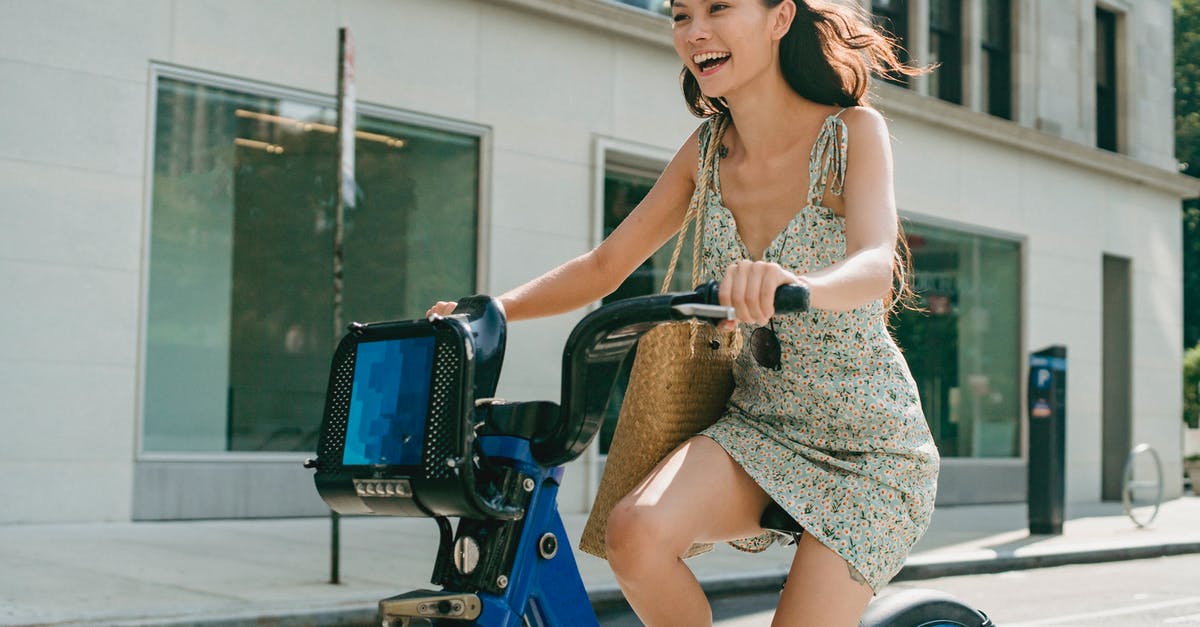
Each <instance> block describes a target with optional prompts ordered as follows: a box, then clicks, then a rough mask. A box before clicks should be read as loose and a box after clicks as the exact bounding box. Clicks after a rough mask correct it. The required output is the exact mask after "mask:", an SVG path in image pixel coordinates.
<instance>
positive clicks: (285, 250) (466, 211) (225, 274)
mask: <svg viewBox="0 0 1200 627" xmlns="http://www.w3.org/2000/svg"><path fill="white" fill-rule="evenodd" d="M264 91H265V90H264ZM331 100H332V99H324V100H323V99H321V98H319V97H305V96H302V95H300V96H294V97H286V96H278V95H273V96H267V95H262V94H258V93H254V91H253V89H252V88H242V89H238V88H230V87H216V86H212V85H204V84H197V83H196V82H192V81H185V80H179V79H176V78H171V77H167V76H163V77H160V78H159V79H158V82H157V107H156V110H155V137H154V174H153V176H154V179H153V196H152V208H151V229H150V269H149V288H148V299H149V300H148V313H147V316H148V321H147V336H146V356H145V402H144V404H143V407H144V416H145V419H144V430H143V435H144V437H143V448H144V450H146V451H150V452H164V451H170V452H175V451H311V450H313V449H314V448H315V446H316V435H317V432H318V431H319V429H320V422H321V415H322V411H323V404H324V396H325V386H326V383H327V380H328V376H329V374H328V373H329V358H330V355H331V352H332V347H333V346H334V343H335V337H334V335H335V333H334V329H333V304H332V303H333V288H332V284H333V280H332V273H333V261H332V256H333V253H332V250H333V228H334V203H335V193H336V189H335V185H336V174H335V172H336V170H335V168H336V156H335V155H336V140H335V135H334V132H333V131H334V127H333V125H334V123H335V120H336V114H335V111H334V110H333V108H332V106H331V104H332V103H331ZM479 155H480V149H479V138H478V137H477V136H474V135H468V134H461V133H455V132H448V131H443V130H437V129H433V128H427V127H424V126H421V125H415V124H410V123H406V122H400V121H396V120H392V119H387V118H386V117H382V116H373V115H365V114H362V110H361V108H360V115H359V119H358V121H357V141H356V163H357V168H356V169H357V176H356V179H357V186H358V192H357V199H358V200H357V203H356V205H357V206H356V207H354V208H352V209H349V210H347V212H346V217H345V240H344V249H345V255H344V264H345V265H344V277H345V279H344V288H343V312H344V314H343V316H344V321H345V322H349V321H352V320H361V321H373V320H385V319H397V318H414V317H419V316H421V315H423V313H424V311H425V308H426V307H427V306H428V305H429V303H431V302H433V301H434V300H436V299H438V298H443V299H444V298H447V297H454V296H456V295H462V294H470V293H472V292H473V291H474V289H475V273H476V272H475V270H476V258H475V257H476V234H477V226H476V225H477V221H478V213H479V203H478V198H479V191H478V186H479V168H480V162H479Z"/></svg>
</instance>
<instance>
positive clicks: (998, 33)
mask: <svg viewBox="0 0 1200 627" xmlns="http://www.w3.org/2000/svg"><path fill="white" fill-rule="evenodd" d="M1013 7H1014V5H1013V3H1012V2H1011V0H984V29H983V33H982V41H981V43H980V48H981V49H982V51H983V58H982V60H981V66H982V67H986V68H987V71H986V74H985V77H986V82H985V84H984V88H985V90H986V94H985V97H984V102H983V103H982V105H983V107H984V111H986V112H987V113H989V114H991V115H994V116H996V117H1000V118H1004V119H1006V120H1011V119H1013V75H1012V66H1013V49H1014V48H1015V46H1014V45H1013V36H1014V33H1013V28H1012V25H1013V22H1014V20H1013ZM989 26H990V28H989Z"/></svg>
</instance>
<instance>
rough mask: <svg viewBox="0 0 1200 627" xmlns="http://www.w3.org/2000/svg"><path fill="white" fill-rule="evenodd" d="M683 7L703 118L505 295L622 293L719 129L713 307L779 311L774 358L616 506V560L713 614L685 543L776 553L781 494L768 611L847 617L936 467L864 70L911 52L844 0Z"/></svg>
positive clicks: (917, 525)
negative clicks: (631, 203)
mask: <svg viewBox="0 0 1200 627" xmlns="http://www.w3.org/2000/svg"><path fill="white" fill-rule="evenodd" d="M849 1H850V2H853V1H854V0H849ZM671 4H672V12H671V19H672V20H673V23H674V41H675V50H676V51H677V52H678V54H679V57H680V59H681V60H682V61H683V64H684V70H683V90H684V96H685V99H686V101H687V104H688V106H689V107H690V108H691V109H692V111H693V112H694V113H696V114H697V115H699V116H701V117H706V118H708V119H707V120H706V121H705V123H703V124H702V125H701V126H700V127H699V128H698V129H697V130H696V132H695V133H693V134H692V135H691V137H689V138H688V139H687V141H685V142H684V144H683V146H682V148H680V150H679V151H678V153H677V154H676V155H675V157H674V159H672V161H671V163H670V164H669V165H668V166H667V168H666V170H665V171H664V172H663V174H662V177H661V178H660V179H659V180H658V182H657V183H656V184H655V185H654V188H653V189H652V190H651V191H650V193H649V194H648V195H647V196H646V198H645V200H643V201H642V202H641V204H639V205H638V207H637V208H636V209H635V210H634V211H633V213H631V214H630V215H629V217H628V218H626V219H625V220H624V221H623V222H622V223H621V225H620V226H619V227H618V228H617V229H616V231H614V232H613V233H612V235H610V236H609V237H608V238H607V239H606V240H605V241H604V242H603V243H602V244H600V245H599V246H598V247H597V248H596V249H595V250H592V251H591V252H589V253H587V254H585V255H582V256H581V257H578V258H576V259H574V260H572V261H570V262H567V263H566V264H564V265H562V266H560V267H558V268H556V269H554V270H552V271H550V272H548V273H547V274H545V275H544V276H542V277H540V278H538V279H536V280H534V281H531V282H529V283H528V284H526V285H523V286H521V287H518V288H516V289H514V290H512V291H510V292H508V293H506V294H504V295H502V296H501V297H500V299H499V300H500V303H501V305H502V306H503V307H504V309H505V311H506V315H507V317H508V319H509V320H520V319H524V318H533V317H537V316H547V315H551V314H557V313H562V312H566V311H570V310H573V309H576V308H579V307H582V306H585V305H587V304H588V303H591V302H594V301H596V300H597V299H599V298H600V297H602V296H603V295H605V294H608V293H610V292H612V291H613V290H615V289H616V288H617V286H618V285H620V284H621V282H622V281H623V280H624V279H625V278H626V277H628V276H629V275H630V274H631V273H632V272H633V270H634V269H635V268H637V267H638V266H639V265H640V264H641V263H642V262H643V261H645V260H646V259H647V258H648V257H649V256H650V255H651V254H652V253H654V251H656V250H658V249H659V247H661V246H662V245H663V244H664V243H665V242H666V241H667V240H668V239H669V238H670V237H671V236H672V235H673V234H674V233H676V232H677V231H678V230H679V228H680V225H681V223H682V222H683V217H684V213H685V211H686V208H687V206H688V202H689V199H690V198H691V196H692V193H693V191H694V190H695V188H696V185H697V182H698V181H699V180H701V179H700V177H701V175H702V173H701V172H698V170H697V167H696V164H697V162H698V161H699V159H700V155H703V154H705V149H706V148H707V147H708V145H709V144H710V143H711V142H714V141H719V142H720V145H719V149H718V153H717V154H719V158H717V159H716V160H715V163H714V164H713V167H712V172H711V176H710V177H709V178H711V180H712V187H713V189H712V192H711V193H710V194H709V200H708V202H707V203H706V206H704V207H701V210H702V211H703V215H704V244H703V261H702V263H703V267H702V270H703V274H704V275H705V276H706V277H710V278H717V279H720V281H721V290H720V299H721V303H722V304H725V305H731V306H733V307H734V308H735V309H736V312H737V317H738V321H737V323H734V322H729V323H727V324H730V325H732V324H738V325H739V326H740V327H741V331H742V333H744V334H745V336H746V337H747V338H748V337H749V336H750V334H751V333H753V332H754V331H755V330H757V329H760V328H766V329H769V330H770V333H771V335H773V336H774V337H775V338H776V339H777V341H778V342H779V344H780V346H781V351H780V354H781V359H780V360H779V362H778V363H759V362H758V360H757V359H756V358H755V356H754V355H752V352H753V351H750V350H743V351H742V354H741V356H740V357H739V358H738V360H737V363H736V364H735V366H734V381H735V390H734V393H733V396H732V398H731V399H730V401H729V404H728V407H727V409H726V412H725V414H724V415H723V416H722V418H721V419H720V420H718V421H717V423H716V424H714V425H713V426H711V427H709V428H708V429H706V430H705V431H703V432H702V433H701V434H698V435H696V436H694V437H692V438H690V439H689V440H687V441H686V442H684V443H683V444H682V445H680V446H679V447H678V448H677V449H676V450H675V451H673V452H672V453H671V454H670V455H668V456H667V457H666V459H664V460H663V461H662V462H661V463H660V464H659V465H658V466H657V467H656V468H655V469H654V471H653V472H652V473H651V474H650V475H649V476H648V477H647V478H646V479H645V480H644V481H643V482H642V483H641V484H640V485H639V486H638V487H637V488H636V489H634V490H633V491H632V492H631V493H630V494H628V495H627V496H626V497H625V498H624V499H623V500H622V501H621V502H620V503H618V504H617V506H616V507H615V508H614V509H613V511H612V513H611V515H610V517H609V528H608V534H607V538H606V545H607V546H606V548H607V552H608V556H609V562H610V564H611V566H612V569H613V571H614V573H615V574H616V578H617V581H618V583H619V584H620V586H621V589H622V590H623V591H624V593H625V596H626V598H627V599H628V600H629V603H630V605H631V606H632V607H633V609H634V611H635V612H637V614H638V616H639V617H640V618H641V619H642V621H643V622H645V623H646V624H647V625H651V626H656V625H689V626H691V625H708V624H711V622H712V611H711V608H710V606H709V604H708V602H707V600H706V598H705V596H704V593H703V591H702V589H701V588H700V585H699V583H698V582H697V581H696V578H695V577H694V576H693V575H692V572H691V570H690V569H688V567H687V566H686V565H685V564H684V563H683V561H682V559H680V555H682V554H683V553H684V552H685V551H687V549H688V548H689V547H690V546H691V545H692V543H693V542H722V541H723V542H729V543H730V544H731V545H732V546H734V547H735V548H738V549H741V550H743V551H749V552H758V551H762V550H764V549H766V548H767V546H769V545H770V544H771V543H772V542H773V540H774V536H773V534H771V533H770V532H764V530H763V529H762V528H761V527H760V526H759V518H760V517H761V515H762V513H763V511H764V509H765V508H766V507H767V505H768V504H770V502H771V501H772V500H774V501H775V502H777V503H779V504H780V505H781V506H782V507H783V508H784V509H785V510H786V511H787V512H788V513H789V514H791V515H792V516H793V517H794V518H795V519H796V520H797V521H799V523H800V524H801V525H802V526H803V527H804V529H805V533H804V534H803V536H802V537H801V540H800V542H799V545H798V547H797V550H796V556H795V559H794V561H793V563H792V567H791V570H790V572H789V574H788V582H787V585H786V586H785V587H784V590H783V593H782V596H781V598H780V602H779V607H778V609H777V610H776V613H775V619H774V622H773V623H772V624H773V625H780V626H783V625H787V626H788V627H794V626H796V625H821V626H823V627H828V626H831V625H847V626H853V625H855V624H857V620H858V617H859V616H860V615H861V614H862V612H863V609H864V608H865V606H866V604H867V602H868V601H869V600H870V599H871V597H872V595H873V593H874V592H875V591H877V590H878V589H879V588H880V587H882V586H883V585H884V584H885V583H887V581H888V580H889V579H891V577H892V576H894V575H895V574H896V572H897V571H898V570H899V569H900V567H901V566H902V565H903V563H904V559H905V557H906V555H907V554H908V552H909V551H910V550H911V548H912V546H913V545H914V544H915V543H916V542H917V540H918V539H919V538H920V537H921V535H922V534H923V533H924V532H925V529H926V527H927V526H928V524H929V520H930V517H931V514H932V511H933V502H934V495H935V491H936V480H937V473H938V466H939V458H938V453H937V449H936V448H935V446H934V443H933V440H932V438H931V437H930V434H929V429H928V427H927V425H926V423H925V419H924V416H923V415H922V412H921V405H920V402H919V400H918V398H917V390H916V386H915V384H914V383H913V380H912V377H911V375H910V374H909V371H908V367H907V365H906V363H905V361H904V358H903V356H902V355H901V353H900V351H899V349H898V348H897V347H896V344H895V342H894V341H893V340H892V338H891V335H890V334H889V332H888V330H887V325H886V315H887V311H888V310H889V309H890V307H891V306H892V305H893V304H894V302H895V301H896V299H897V294H896V292H895V289H894V285H896V284H897V283H896V279H899V281H898V285H900V286H902V289H903V286H904V279H905V273H904V266H905V257H904V255H903V254H900V253H902V252H903V251H904V247H903V242H902V240H900V241H898V240H899V237H898V233H899V230H898V218H897V213H896V207H895V199H894V197H893V188H892V164H891V148H890V144H889V140H888V131H887V126H886V124H885V122H884V119H883V117H882V116H880V114H879V113H878V112H876V111H875V110H874V109H872V108H870V107H868V106H866V104H865V102H866V101H865V96H866V92H867V87H868V83H869V80H870V75H871V72H876V73H896V72H898V73H904V74H914V73H916V72H918V70H915V69H912V68H909V67H907V66H904V65H902V64H901V63H900V62H899V61H898V60H897V58H896V56H895V54H894V52H893V49H892V44H891V41H890V40H889V39H888V38H887V37H885V36H884V35H882V34H880V33H879V32H878V31H876V30H875V29H874V28H873V27H872V26H871V24H870V21H869V18H868V17H866V16H864V15H863V13H862V12H861V11H860V10H858V9H857V8H850V7H848V6H846V5H845V4H835V3H833V2H830V1H826V0H673V1H672V3H671ZM785 284H801V285H805V286H807V287H808V288H809V290H810V302H811V307H812V310H811V311H809V312H807V313H802V314H793V315H781V316H776V315H774V310H773V304H772V297H773V294H774V292H775V288H776V287H777V286H780V285H785ZM453 308H454V304H453V303H445V302H439V303H437V304H436V305H435V306H434V307H433V308H431V309H430V311H429V313H431V314H433V313H438V314H442V315H445V314H448V313H450V312H451V311H453ZM764 333H765V331H764ZM746 345H747V346H748V345H749V343H748V342H747V344H746Z"/></svg>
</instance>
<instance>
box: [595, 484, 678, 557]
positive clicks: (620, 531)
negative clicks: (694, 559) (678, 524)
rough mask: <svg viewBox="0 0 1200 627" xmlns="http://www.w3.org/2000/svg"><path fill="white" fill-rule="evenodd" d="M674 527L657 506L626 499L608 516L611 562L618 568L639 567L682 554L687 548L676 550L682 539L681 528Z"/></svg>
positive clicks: (606, 542) (607, 549)
mask: <svg viewBox="0 0 1200 627" xmlns="http://www.w3.org/2000/svg"><path fill="white" fill-rule="evenodd" d="M672 527H673V525H672V524H671V523H670V521H669V520H668V518H667V517H666V516H664V515H663V514H662V513H661V512H657V511H655V509H654V508H652V507H647V506H644V505H638V504H637V503H636V502H635V500H634V499H632V498H630V497H626V498H624V499H622V500H621V501H619V502H618V503H617V504H616V506H614V507H613V509H612V512H610V513H609V515H608V528H607V530H606V532H605V536H604V545H605V550H606V552H607V553H608V561H609V562H610V563H611V564H612V565H613V567H614V568H626V569H629V568H632V569H636V568H637V567H638V566H639V565H642V564H645V563H649V562H650V561H652V560H661V559H664V558H667V559H674V558H676V557H678V556H679V555H680V554H681V553H682V552H683V551H686V550H687V547H684V548H683V549H680V550H676V549H677V546H678V545H679V544H681V543H682V540H681V539H680V537H679V536H680V534H679V531H680V530H678V529H673V528H672ZM689 546H690V543H689Z"/></svg>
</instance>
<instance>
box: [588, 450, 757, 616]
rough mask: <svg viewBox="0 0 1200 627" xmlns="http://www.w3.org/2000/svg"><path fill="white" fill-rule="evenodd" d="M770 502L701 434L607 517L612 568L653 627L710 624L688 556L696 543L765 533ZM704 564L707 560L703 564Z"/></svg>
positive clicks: (631, 602) (632, 602) (632, 604)
mask: <svg viewBox="0 0 1200 627" xmlns="http://www.w3.org/2000/svg"><path fill="white" fill-rule="evenodd" d="M770 501H771V499H770V497H769V496H767V494H766V493H765V492H763V490H762V488H760V487H758V484H756V483H754V480H753V479H751V478H750V476H749V475H747V474H746V471H744V470H742V468H741V466H739V465H738V464H737V463H736V462H734V461H733V459H731V458H730V457H729V454H728V453H726V452H725V449H723V448H721V446H720V445H719V444H717V443H716V442H715V441H713V440H712V439H710V438H708V437H705V436H695V437H692V438H690V439H689V440H687V441H686V442H684V443H683V444H681V445H680V446H679V447H678V448H676V449H675V450H674V451H673V452H672V453H671V454H670V455H668V456H667V457H666V459H664V460H663V461H662V462H660V463H659V465H658V466H657V467H655V469H654V470H653V471H652V472H651V473H650V475H649V476H648V477H647V478H646V479H645V480H644V481H643V482H642V483H641V484H640V485H638V486H637V487H636V488H634V490H633V491H631V492H630V493H629V494H628V495H626V496H625V498H623V499H621V501H620V502H618V503H617V505H616V506H615V507H613V511H612V513H611V514H609V518H608V533H607V537H606V538H605V545H606V550H607V552H608V561H609V565H610V566H611V567H612V569H613V573H614V574H615V575H616V578H617V583H618V584H619V585H620V586H621V590H622V592H624V593H625V598H626V600H628V601H629V605H630V607H632V608H633V611H634V612H635V613H636V614H637V615H638V618H640V619H641V620H642V622H643V623H645V624H646V625H647V627H658V626H659V625H688V626H692V625H696V626H701V625H711V624H712V608H711V607H710V606H709V604H708V599H707V598H705V596H704V591H703V590H702V589H701V588H700V583H699V582H698V581H697V580H696V577H695V576H694V575H693V574H692V571H691V569H689V568H688V567H687V566H686V565H684V563H683V560H682V559H680V557H679V556H680V555H683V554H684V553H685V552H686V551H687V550H688V548H689V547H691V545H692V543H693V542H697V541H699V542H720V541H724V540H732V539H737V538H744V537H749V536H753V535H757V534H759V533H762V528H761V527H759V524H758V521H759V519H760V517H761V516H762V512H763V510H764V509H766V507H767V504H768V503H770ZM701 559H703V558H701Z"/></svg>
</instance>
